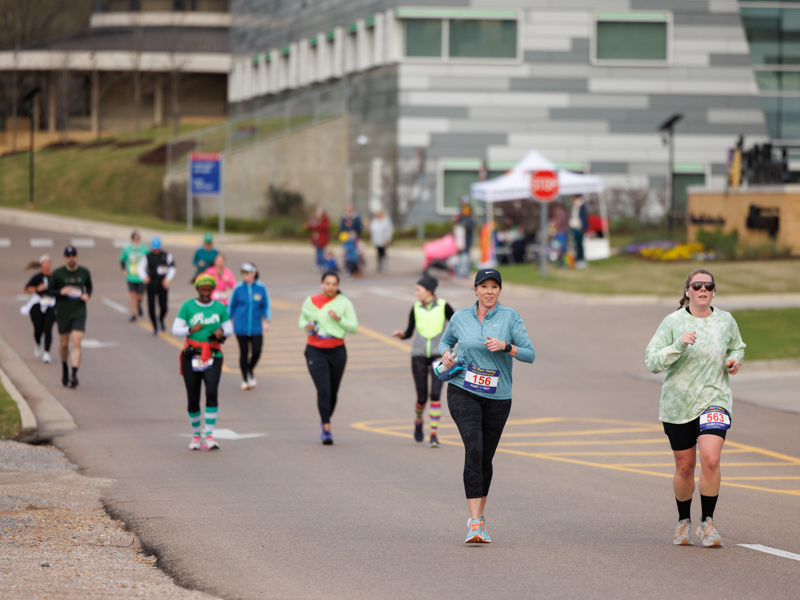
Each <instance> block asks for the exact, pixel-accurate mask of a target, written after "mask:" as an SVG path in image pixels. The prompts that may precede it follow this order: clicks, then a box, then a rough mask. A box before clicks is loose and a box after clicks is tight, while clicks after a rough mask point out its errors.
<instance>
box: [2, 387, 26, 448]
mask: <svg viewBox="0 0 800 600" xmlns="http://www.w3.org/2000/svg"><path fill="white" fill-rule="evenodd" d="M21 429H22V419H21V417H20V416H19V408H17V403H16V402H14V400H13V399H12V398H11V396H9V395H8V392H7V391H6V389H5V388H4V387H3V384H1V383H0V440H7V439H10V438H12V437H14V436H15V435H17V434H18V433H19V432H20V430H21Z"/></svg>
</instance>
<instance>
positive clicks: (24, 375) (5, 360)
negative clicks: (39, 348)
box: [0, 335, 78, 435]
mask: <svg viewBox="0 0 800 600" xmlns="http://www.w3.org/2000/svg"><path fill="white" fill-rule="evenodd" d="M0 367H1V368H2V371H3V372H4V374H5V375H6V378H7V380H8V381H9V383H11V384H12V387H13V388H14V390H16V393H17V394H18V395H19V398H20V399H21V400H22V403H23V404H24V405H25V406H26V407H28V410H29V411H30V412H31V416H32V417H33V418H34V423H35V425H34V427H35V430H36V432H37V434H39V435H41V434H45V433H46V434H51V433H55V432H59V431H66V430H70V429H77V428H78V425H77V424H76V423H75V420H74V419H73V418H72V415H71V414H69V411H68V410H67V409H66V408H64V405H63V404H61V402H59V401H58V399H57V398H56V397H55V396H53V394H51V393H50V391H49V390H48V389H47V388H46V387H44V385H42V383H41V382H40V381H39V380H38V379H37V378H36V375H34V374H33V372H31V370H30V369H29V368H28V365H26V364H25V361H24V360H22V358H21V357H20V355H19V354H17V353H16V351H15V350H14V349H13V348H12V347H11V346H9V345H8V342H6V340H5V339H4V338H3V336H2V335H0ZM5 381H6V379H3V385H5ZM9 393H10V392H9ZM12 397H13V396H12ZM14 400H15V401H16V398H14ZM17 404H19V402H17ZM22 410H24V409H20V415H22ZM24 428H25V426H24V425H23V429H24Z"/></svg>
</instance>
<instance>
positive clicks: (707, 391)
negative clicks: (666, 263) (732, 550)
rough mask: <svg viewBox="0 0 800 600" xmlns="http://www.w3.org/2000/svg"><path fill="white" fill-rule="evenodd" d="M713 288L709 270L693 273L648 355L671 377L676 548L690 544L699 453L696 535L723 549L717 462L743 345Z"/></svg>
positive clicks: (668, 397) (666, 406)
mask: <svg viewBox="0 0 800 600" xmlns="http://www.w3.org/2000/svg"><path fill="white" fill-rule="evenodd" d="M715 288H716V283H715V281H714V276H713V275H712V274H711V273H709V272H708V271H706V270H705V269H697V270H696V271H692V272H691V273H689V275H688V276H687V277H686V282H685V283H684V286H683V296H682V297H681V304H680V306H679V307H678V310H677V311H675V312H673V313H672V314H670V315H668V316H667V317H666V318H665V319H664V320H663V321H662V322H661V325H659V327H658V330H657V331H656V333H655V335H654V336H653V339H651V340H650V343H649V344H648V345H647V350H646V353H645V364H646V365H647V368H648V369H650V371H652V372H653V373H660V372H661V371H666V372H667V374H666V377H665V378H664V385H663V386H662V388H661V403H660V405H659V419H660V420H661V421H662V422H663V424H664V433H666V434H667V436H668V437H669V443H670V446H671V447H672V452H673V454H674V456H675V476H674V477H673V479H672V487H673V489H674V491H675V500H676V501H677V503H678V528H677V529H676V531H675V535H674V536H673V540H672V543H673V544H675V545H676V546H688V545H691V544H692V538H691V535H692V533H691V532H692V522H691V517H690V509H691V503H692V495H693V494H694V471H695V465H696V464H697V447H698V446H699V448H700V464H701V468H700V485H699V487H700V502H701V506H702V519H701V523H700V526H699V527H698V528H697V531H696V533H697V536H698V537H699V538H700V540H701V541H702V542H703V545H704V546H706V547H721V546H722V539H721V538H720V536H719V533H718V532H717V529H716V527H715V525H714V520H713V516H714V507H715V506H716V503H717V498H718V497H719V486H720V478H721V475H720V470H719V462H720V455H721V453H722V445H723V444H724V443H725V434H726V432H727V430H728V428H729V427H730V424H731V408H732V407H731V405H732V396H731V386H730V381H729V375H735V374H736V373H738V372H739V365H740V364H741V362H742V359H743V358H744V349H745V344H744V342H742V337H741V335H739V327H738V326H737V325H736V321H735V320H734V319H733V317H732V316H731V314H730V313H728V312H725V311H724V310H721V309H719V308H715V307H712V306H711V301H712V299H713V297H714V295H715V291H714V290H715Z"/></svg>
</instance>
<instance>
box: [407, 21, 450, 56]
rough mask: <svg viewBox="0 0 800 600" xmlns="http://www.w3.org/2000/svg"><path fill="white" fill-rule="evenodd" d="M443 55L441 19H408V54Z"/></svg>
mask: <svg viewBox="0 0 800 600" xmlns="http://www.w3.org/2000/svg"><path fill="white" fill-rule="evenodd" d="M441 55H442V21H441V19H409V20H408V21H406V56H429V57H437V56H441Z"/></svg>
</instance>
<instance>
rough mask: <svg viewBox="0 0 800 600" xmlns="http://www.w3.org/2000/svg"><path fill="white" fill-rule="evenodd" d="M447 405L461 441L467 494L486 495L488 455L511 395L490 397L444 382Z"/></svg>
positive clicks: (492, 450)
mask: <svg viewBox="0 0 800 600" xmlns="http://www.w3.org/2000/svg"><path fill="white" fill-rule="evenodd" d="M447 407H448V408H449V409H450V416H452V417H453V421H455V424H456V426H457V427H458V432H459V433H460V434H461V440H462V441H463V442H464V491H466V493H467V498H468V499H470V498H483V497H484V496H488V495H489V486H490V485H491V483H492V459H493V458H494V453H495V450H497V444H499V443H500V436H501V435H502V434H503V427H505V425H506V421H507V420H508V414H509V413H510V412H511V398H509V399H508V400H490V399H489V398H484V397H483V396H478V395H477V394H473V393H471V392H468V391H466V390H464V389H461V388H460V387H456V386H455V385H452V384H451V385H448V386H447Z"/></svg>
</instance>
